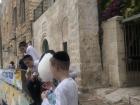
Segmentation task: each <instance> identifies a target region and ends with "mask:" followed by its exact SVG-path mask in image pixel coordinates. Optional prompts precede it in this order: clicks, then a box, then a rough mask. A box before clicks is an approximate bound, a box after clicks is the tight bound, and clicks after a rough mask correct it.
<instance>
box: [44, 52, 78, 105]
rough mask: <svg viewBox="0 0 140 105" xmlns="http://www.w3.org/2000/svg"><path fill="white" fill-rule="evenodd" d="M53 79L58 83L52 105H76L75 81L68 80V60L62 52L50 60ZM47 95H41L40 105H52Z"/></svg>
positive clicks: (76, 91)
mask: <svg viewBox="0 0 140 105" xmlns="http://www.w3.org/2000/svg"><path fill="white" fill-rule="evenodd" d="M50 62H51V70H52V74H53V77H54V78H55V79H57V80H58V81H60V83H59V85H58V86H57V87H56V89H55V91H54V95H55V96H53V98H55V103H54V104H53V105H78V89H77V85H76V83H75V81H74V80H73V79H72V78H69V66H70V58H69V56H68V54H67V53H66V52H64V51H61V52H57V53H55V54H54V55H53V57H52V58H51V60H50ZM48 98H49V94H48V95H46V94H45V93H42V99H43V102H42V105H52V104H50V101H49V99H48Z"/></svg>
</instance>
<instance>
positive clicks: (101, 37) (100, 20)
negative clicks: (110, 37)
mask: <svg viewBox="0 0 140 105" xmlns="http://www.w3.org/2000/svg"><path fill="white" fill-rule="evenodd" d="M97 8H98V25H99V30H98V34H99V46H100V54H101V65H102V70H103V51H102V50H103V49H102V46H103V29H102V15H101V0H97Z"/></svg>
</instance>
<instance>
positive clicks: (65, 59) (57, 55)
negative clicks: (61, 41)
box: [53, 51, 70, 62]
mask: <svg viewBox="0 0 140 105" xmlns="http://www.w3.org/2000/svg"><path fill="white" fill-rule="evenodd" d="M53 57H54V58H55V59H57V60H59V61H63V62H68V61H70V58H69V55H68V54H67V53H66V52H65V51H60V52H56V53H55V54H54V55H53Z"/></svg>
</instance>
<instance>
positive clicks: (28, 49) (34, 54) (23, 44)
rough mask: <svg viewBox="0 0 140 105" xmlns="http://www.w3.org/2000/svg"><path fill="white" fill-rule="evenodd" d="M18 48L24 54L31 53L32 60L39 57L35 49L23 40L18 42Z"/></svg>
mask: <svg viewBox="0 0 140 105" xmlns="http://www.w3.org/2000/svg"><path fill="white" fill-rule="evenodd" d="M19 50H20V51H21V53H23V54H25V55H31V56H32V58H33V60H34V61H38V60H39V59H40V56H39V55H38V53H37V51H36V49H35V48H33V46H32V45H28V44H27V43H26V42H24V41H23V42H20V43H19Z"/></svg>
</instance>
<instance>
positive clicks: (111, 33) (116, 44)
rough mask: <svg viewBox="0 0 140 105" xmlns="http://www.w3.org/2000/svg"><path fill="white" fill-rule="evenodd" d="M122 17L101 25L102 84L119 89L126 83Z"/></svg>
mask: <svg viewBox="0 0 140 105" xmlns="http://www.w3.org/2000/svg"><path fill="white" fill-rule="evenodd" d="M121 20H122V17H113V18H111V19H108V20H107V21H105V22H104V23H103V64H104V71H103V83H104V84H106V85H110V86H113V87H121V86H123V85H124V83H125V82H126V69H125V60H124V58H125V48H124V35H123V30H122V24H121Z"/></svg>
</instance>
